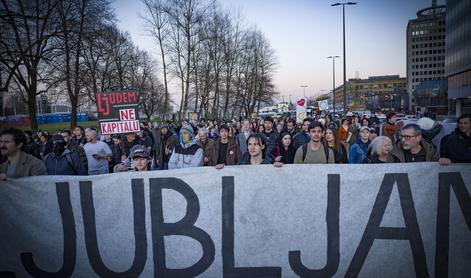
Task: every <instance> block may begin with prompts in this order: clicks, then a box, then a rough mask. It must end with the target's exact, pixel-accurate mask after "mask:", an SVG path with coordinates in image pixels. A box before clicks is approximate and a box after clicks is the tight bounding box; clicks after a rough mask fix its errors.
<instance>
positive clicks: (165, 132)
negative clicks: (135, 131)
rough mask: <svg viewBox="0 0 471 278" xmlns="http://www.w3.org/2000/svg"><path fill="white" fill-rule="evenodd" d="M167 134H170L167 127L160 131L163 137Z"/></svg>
mask: <svg viewBox="0 0 471 278" xmlns="http://www.w3.org/2000/svg"><path fill="white" fill-rule="evenodd" d="M167 132H168V128H166V127H164V128H162V129H161V130H160V133H161V134H162V135H165V134H167Z"/></svg>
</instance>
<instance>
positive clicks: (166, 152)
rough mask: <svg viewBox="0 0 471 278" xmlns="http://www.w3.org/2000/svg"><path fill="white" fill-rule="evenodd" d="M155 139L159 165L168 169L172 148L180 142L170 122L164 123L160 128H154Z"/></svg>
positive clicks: (163, 168) (161, 168) (160, 168)
mask: <svg viewBox="0 0 471 278" xmlns="http://www.w3.org/2000/svg"><path fill="white" fill-rule="evenodd" d="M154 139H155V143H154V149H155V159H156V162H157V165H158V166H157V167H158V169H159V170H166V169H168V161H169V159H170V155H171V154H172V150H173V148H174V147H175V145H177V144H178V138H177V137H176V136H175V135H174V134H173V132H172V131H171V129H170V127H169V125H168V124H162V126H161V127H160V129H154Z"/></svg>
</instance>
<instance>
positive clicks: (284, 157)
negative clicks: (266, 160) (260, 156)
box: [270, 144, 296, 164]
mask: <svg viewBox="0 0 471 278" xmlns="http://www.w3.org/2000/svg"><path fill="white" fill-rule="evenodd" d="M295 154H296V149H295V148H294V146H293V144H291V145H289V147H288V150H285V147H284V146H283V145H281V144H278V146H277V147H276V148H275V149H273V150H272V153H271V155H270V157H273V158H276V157H278V156H281V162H283V163H284V164H293V163H294V156H295Z"/></svg>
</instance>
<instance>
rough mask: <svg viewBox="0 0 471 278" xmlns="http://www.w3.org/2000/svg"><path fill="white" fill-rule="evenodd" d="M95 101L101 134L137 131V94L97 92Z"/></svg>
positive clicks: (129, 92) (130, 92) (131, 92)
mask: <svg viewBox="0 0 471 278" xmlns="http://www.w3.org/2000/svg"><path fill="white" fill-rule="evenodd" d="M96 99H97V108H98V120H99V122H100V127H101V131H102V134H116V133H129V132H137V131H139V110H138V107H139V94H138V93H137V92H134V91H113V92H98V93H97V97H96Z"/></svg>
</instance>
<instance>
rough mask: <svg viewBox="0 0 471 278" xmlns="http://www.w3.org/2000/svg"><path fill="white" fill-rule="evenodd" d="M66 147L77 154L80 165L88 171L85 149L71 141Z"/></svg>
mask: <svg viewBox="0 0 471 278" xmlns="http://www.w3.org/2000/svg"><path fill="white" fill-rule="evenodd" d="M66 148H67V149H69V150H70V151H72V152H75V153H76V154H78V156H79V158H80V162H81V163H82V166H83V168H84V169H85V172H87V173H88V159H87V154H86V153H85V149H84V148H83V146H82V145H79V144H77V143H74V142H73V141H71V142H70V143H69V145H67V146H66Z"/></svg>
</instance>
